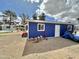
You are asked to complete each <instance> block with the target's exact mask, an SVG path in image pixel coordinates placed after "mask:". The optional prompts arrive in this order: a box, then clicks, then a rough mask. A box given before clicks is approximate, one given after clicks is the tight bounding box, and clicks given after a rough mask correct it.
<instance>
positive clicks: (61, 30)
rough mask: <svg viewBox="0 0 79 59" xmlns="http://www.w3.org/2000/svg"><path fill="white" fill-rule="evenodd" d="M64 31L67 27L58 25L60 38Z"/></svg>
mask: <svg viewBox="0 0 79 59" xmlns="http://www.w3.org/2000/svg"><path fill="white" fill-rule="evenodd" d="M65 31H67V25H66V24H63V25H60V36H62V35H64V33H65Z"/></svg>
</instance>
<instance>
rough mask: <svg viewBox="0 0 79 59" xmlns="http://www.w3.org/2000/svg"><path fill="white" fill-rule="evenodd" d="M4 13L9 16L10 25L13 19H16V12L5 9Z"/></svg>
mask: <svg viewBox="0 0 79 59" xmlns="http://www.w3.org/2000/svg"><path fill="white" fill-rule="evenodd" d="M3 14H5V15H6V16H7V17H9V25H11V22H12V20H15V19H16V18H17V15H16V13H15V12H13V11H11V10H5V11H4V12H3Z"/></svg>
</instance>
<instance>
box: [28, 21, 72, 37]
mask: <svg viewBox="0 0 79 59" xmlns="http://www.w3.org/2000/svg"><path fill="white" fill-rule="evenodd" d="M27 23H28V38H35V37H38V36H43V37H62V35H64V33H65V32H66V31H67V30H70V31H71V32H73V24H70V23H64V22H50V21H39V20H29V21H27ZM68 27H69V28H70V27H71V28H70V29H68Z"/></svg>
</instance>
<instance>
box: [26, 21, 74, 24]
mask: <svg viewBox="0 0 79 59" xmlns="http://www.w3.org/2000/svg"><path fill="white" fill-rule="evenodd" d="M27 22H36V23H52V24H72V25H74V24H73V23H67V22H56V21H40V20H27Z"/></svg>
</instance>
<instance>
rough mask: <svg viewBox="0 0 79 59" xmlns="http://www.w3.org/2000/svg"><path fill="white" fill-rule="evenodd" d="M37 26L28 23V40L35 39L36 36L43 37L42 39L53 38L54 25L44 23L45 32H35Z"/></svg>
mask: <svg viewBox="0 0 79 59" xmlns="http://www.w3.org/2000/svg"><path fill="white" fill-rule="evenodd" d="M37 24H38V23H34V22H30V23H29V38H31V37H33V38H34V37H37V36H40V35H41V36H44V37H53V36H54V33H55V25H54V24H49V23H45V31H37Z"/></svg>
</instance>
